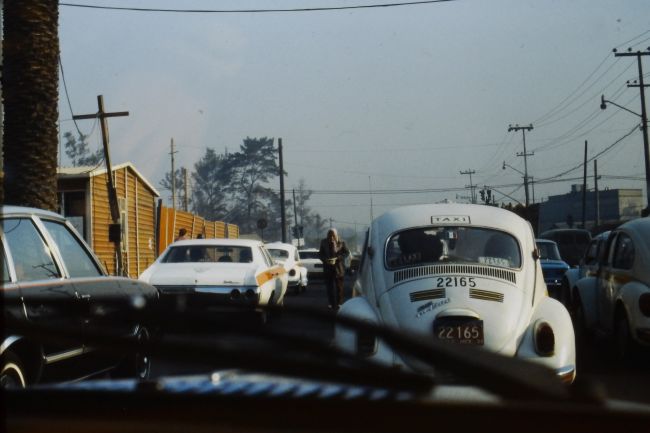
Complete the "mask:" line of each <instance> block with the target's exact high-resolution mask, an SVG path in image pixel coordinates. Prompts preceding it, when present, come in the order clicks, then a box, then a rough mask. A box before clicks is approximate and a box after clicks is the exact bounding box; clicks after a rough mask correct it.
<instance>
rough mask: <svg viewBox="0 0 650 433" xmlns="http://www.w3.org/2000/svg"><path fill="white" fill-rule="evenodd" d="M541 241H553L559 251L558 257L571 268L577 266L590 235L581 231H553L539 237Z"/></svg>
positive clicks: (586, 231) (585, 231)
mask: <svg viewBox="0 0 650 433" xmlns="http://www.w3.org/2000/svg"><path fill="white" fill-rule="evenodd" d="M539 237H540V238H541V239H548V240H550V241H554V242H555V243H556V244H557V247H558V249H559V250H560V256H561V257H562V259H564V261H565V262H567V263H568V264H569V266H571V267H575V266H578V265H579V264H580V259H581V258H582V256H583V255H584V252H585V250H586V249H587V246H588V245H589V242H590V241H591V233H590V232H589V231H588V230H583V229H553V230H547V231H545V232H543V233H542V234H540V235H539Z"/></svg>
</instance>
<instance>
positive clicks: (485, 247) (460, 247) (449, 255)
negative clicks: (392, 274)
mask: <svg viewBox="0 0 650 433" xmlns="http://www.w3.org/2000/svg"><path fill="white" fill-rule="evenodd" d="M443 262H444V263H478V264H482V265H490V266H498V267H502V268H519V267H520V266H521V252H520V248H519V244H518V243H517V241H516V239H515V238H514V237H513V236H512V235H510V234H507V233H504V232H501V231H497V230H491V229H483V228H475V227H457V226H453V227H426V228H418V229H411V230H405V231H402V232H399V233H396V234H394V235H392V236H391V237H390V238H389V239H388V242H387V244H386V266H387V268H388V269H398V268H403V267H410V266H420V265H423V264H432V263H443Z"/></svg>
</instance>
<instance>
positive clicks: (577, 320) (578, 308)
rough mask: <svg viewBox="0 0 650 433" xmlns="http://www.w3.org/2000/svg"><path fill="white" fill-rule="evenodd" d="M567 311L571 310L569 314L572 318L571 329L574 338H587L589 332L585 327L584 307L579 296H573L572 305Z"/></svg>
mask: <svg viewBox="0 0 650 433" xmlns="http://www.w3.org/2000/svg"><path fill="white" fill-rule="evenodd" d="M569 311H570V312H571V316H572V318H573V329H574V333H575V338H576V340H587V339H588V338H589V335H590V334H589V330H588V329H587V323H586V319H585V311H584V307H583V306H582V300H581V299H580V296H575V297H574V301H573V306H572V308H571V310H569ZM581 342H582V341H581Z"/></svg>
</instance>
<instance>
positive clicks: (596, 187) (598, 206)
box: [594, 159, 600, 227]
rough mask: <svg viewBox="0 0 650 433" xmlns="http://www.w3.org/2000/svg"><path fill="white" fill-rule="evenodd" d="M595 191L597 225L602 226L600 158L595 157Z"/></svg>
mask: <svg viewBox="0 0 650 433" xmlns="http://www.w3.org/2000/svg"><path fill="white" fill-rule="evenodd" d="M594 191H595V193H596V227H599V226H600V195H599V193H598V160H597V159H594Z"/></svg>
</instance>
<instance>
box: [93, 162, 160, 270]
mask: <svg viewBox="0 0 650 433" xmlns="http://www.w3.org/2000/svg"><path fill="white" fill-rule="evenodd" d="M114 173H115V187H116V189H117V197H118V200H119V201H120V202H121V203H122V206H123V208H122V214H123V216H124V217H125V221H124V224H123V230H124V244H123V245H122V250H123V252H122V256H123V257H122V259H123V261H124V266H125V268H126V270H127V273H128V275H129V276H131V277H134V278H137V277H138V276H139V275H140V274H141V273H142V272H143V271H144V270H145V269H146V268H147V267H148V266H149V265H150V264H152V263H153V262H154V260H155V259H156V257H157V254H156V250H155V233H156V231H155V227H156V212H155V209H156V199H157V197H156V195H155V194H154V193H153V192H152V191H151V190H150V189H149V188H147V187H146V185H145V184H144V182H142V180H141V179H140V178H138V177H137V176H136V174H135V173H134V172H133V171H132V170H130V169H129V168H128V167H124V168H121V169H119V170H115V171H114ZM106 180H107V177H106V173H104V174H101V175H97V176H94V177H93V178H92V180H91V185H92V203H91V209H92V210H91V212H92V218H93V222H92V227H93V233H92V236H93V249H94V251H95V254H97V256H98V257H99V258H100V260H101V261H102V262H103V263H104V265H105V266H106V269H107V270H108V272H109V273H111V274H115V273H116V257H115V256H116V252H115V244H113V243H112V242H110V241H109V240H108V227H109V225H110V224H111V223H112V219H111V211H110V207H109V202H108V188H107V186H106Z"/></svg>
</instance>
